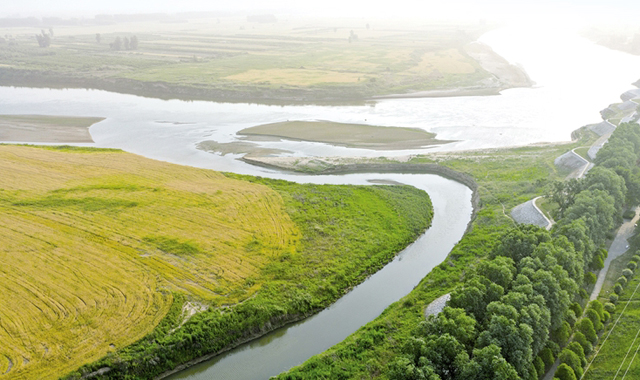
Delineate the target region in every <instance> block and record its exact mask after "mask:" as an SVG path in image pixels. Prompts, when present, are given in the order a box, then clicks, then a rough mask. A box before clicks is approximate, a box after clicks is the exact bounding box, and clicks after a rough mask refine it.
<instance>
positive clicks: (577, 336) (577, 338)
mask: <svg viewBox="0 0 640 380" xmlns="http://www.w3.org/2000/svg"><path fill="white" fill-rule="evenodd" d="M573 341H574V342H576V343H578V344H579V345H581V346H582V349H583V350H584V354H585V355H589V354H590V353H591V351H592V350H593V344H591V342H589V340H588V339H587V338H586V337H585V336H584V334H583V333H581V332H580V331H576V332H575V333H574V334H573Z"/></svg>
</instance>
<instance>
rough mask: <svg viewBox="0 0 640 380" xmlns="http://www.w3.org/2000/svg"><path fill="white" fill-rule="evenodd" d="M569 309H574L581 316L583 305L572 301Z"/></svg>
mask: <svg viewBox="0 0 640 380" xmlns="http://www.w3.org/2000/svg"><path fill="white" fill-rule="evenodd" d="M569 309H571V310H573V312H574V313H575V314H576V316H578V317H579V316H581V315H582V313H583V310H582V306H580V304H579V303H577V302H574V303H572V304H571V306H569Z"/></svg>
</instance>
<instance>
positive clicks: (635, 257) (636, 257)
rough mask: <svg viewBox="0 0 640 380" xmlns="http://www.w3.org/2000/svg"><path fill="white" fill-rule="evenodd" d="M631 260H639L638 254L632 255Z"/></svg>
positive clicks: (635, 261)
mask: <svg viewBox="0 0 640 380" xmlns="http://www.w3.org/2000/svg"><path fill="white" fill-rule="evenodd" d="M631 261H633V262H634V263H637V262H638V261H640V255H633V257H632V258H631Z"/></svg>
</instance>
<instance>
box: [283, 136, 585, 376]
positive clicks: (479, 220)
mask: <svg viewBox="0 0 640 380" xmlns="http://www.w3.org/2000/svg"><path fill="white" fill-rule="evenodd" d="M591 140H593V136H591V135H589V134H587V135H586V136H584V137H583V139H582V140H581V141H577V142H575V143H572V144H565V145H548V146H544V147H524V148H515V149H501V150H491V151H476V152H460V153H442V154H433V155H429V156H418V157H413V158H410V159H409V160H408V162H409V163H413V164H415V165H421V164H423V163H437V164H439V165H443V166H446V167H449V168H452V169H455V170H457V171H461V172H463V173H466V174H469V175H470V176H471V177H473V178H474V179H475V181H476V182H477V184H478V192H479V194H480V205H481V206H480V210H479V212H478V214H477V217H476V219H475V220H474V221H473V224H472V229H471V231H470V232H468V233H467V234H466V235H465V236H464V237H463V238H462V240H461V241H460V242H459V243H458V244H457V245H456V247H455V248H454V249H453V250H452V252H451V253H450V254H449V256H448V258H447V259H446V260H445V262H443V263H442V264H440V265H439V266H438V267H436V268H434V270H433V271H432V272H431V273H429V274H428V275H427V276H426V277H425V278H424V279H423V280H422V281H421V283H420V284H419V285H418V286H417V287H416V288H415V289H414V290H413V291H412V292H411V293H410V294H409V295H407V296H406V297H404V298H403V299H402V300H400V301H398V302H396V303H394V304H392V305H391V306H389V307H388V308H387V309H386V310H385V312H384V313H383V314H382V315H381V316H380V317H378V318H377V319H376V320H374V321H373V322H371V323H369V324H367V325H365V326H363V327H362V328H361V329H360V330H358V331H357V332H356V333H354V334H352V335H351V336H350V337H349V338H347V339H346V340H345V341H343V342H342V343H340V344H338V345H336V346H334V347H332V348H331V349H329V350H327V351H325V352H324V353H322V354H320V355H317V356H314V357H312V358H311V359H309V360H308V361H307V362H305V363H304V364H303V365H301V366H299V367H296V368H294V369H292V370H290V371H289V372H287V373H284V374H281V375H280V376H279V377H278V378H279V379H313V378H379V377H380V378H386V375H387V374H388V373H387V371H388V367H387V366H388V365H389V363H391V362H392V361H394V360H395V359H396V358H397V357H398V356H399V355H401V353H402V352H403V347H404V346H405V342H407V341H408V340H409V338H410V337H411V336H412V334H413V333H414V331H415V328H416V326H417V325H418V324H419V323H420V322H421V321H423V320H424V314H423V312H424V309H425V307H426V306H427V305H428V304H429V303H430V302H431V301H433V300H434V299H436V298H437V297H439V296H441V295H443V294H446V293H448V292H450V291H451V290H452V289H454V288H455V287H457V286H459V284H461V283H463V282H464V281H465V279H467V278H468V276H469V275H472V274H473V273H474V272H475V268H476V267H477V265H478V263H479V262H481V261H482V260H484V259H485V258H486V257H487V255H488V253H489V252H491V250H492V249H493V248H494V245H495V244H496V242H497V241H498V237H499V236H501V235H502V234H503V233H504V232H505V231H506V230H507V229H508V228H510V227H513V226H514V225H515V223H514V222H513V220H511V218H510V216H509V212H510V210H511V208H513V207H514V206H516V205H518V204H519V203H522V202H523V201H526V200H529V199H531V198H533V197H535V196H537V195H542V194H543V193H544V192H545V191H546V189H547V185H548V183H549V182H550V181H552V180H554V179H558V180H560V179H562V178H563V175H564V173H559V172H558V170H557V169H556V168H555V166H554V165H553V161H554V159H555V158H556V157H558V156H559V155H561V154H563V153H565V152H566V151H568V150H570V149H572V148H575V147H578V146H581V145H585V144H588V143H589V142H590V141H591ZM363 161H366V162H368V163H374V162H376V161H377V163H378V164H379V163H387V164H389V165H390V166H392V165H394V164H393V160H378V159H373V160H371V159H366V160H363ZM327 165H328V166H331V165H330V164H327ZM336 165H338V166H339V165H345V166H348V164H347V163H346V162H344V161H342V162H341V163H340V164H336ZM313 170H317V169H313ZM407 378H412V377H407Z"/></svg>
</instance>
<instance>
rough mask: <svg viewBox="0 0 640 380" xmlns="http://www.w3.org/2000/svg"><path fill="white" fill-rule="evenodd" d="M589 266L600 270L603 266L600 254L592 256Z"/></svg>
mask: <svg viewBox="0 0 640 380" xmlns="http://www.w3.org/2000/svg"><path fill="white" fill-rule="evenodd" d="M589 268H591V269H592V270H600V269H602V268H604V259H603V258H602V256H594V257H593V260H591V264H590V265H589Z"/></svg>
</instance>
